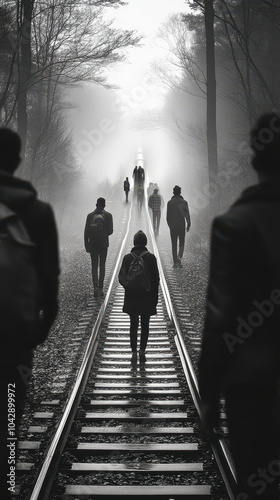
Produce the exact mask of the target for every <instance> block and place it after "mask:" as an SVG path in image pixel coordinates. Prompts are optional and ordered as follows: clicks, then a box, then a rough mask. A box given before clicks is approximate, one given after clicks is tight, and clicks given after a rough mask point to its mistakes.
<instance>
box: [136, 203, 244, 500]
mask: <svg viewBox="0 0 280 500" xmlns="http://www.w3.org/2000/svg"><path fill="white" fill-rule="evenodd" d="M145 210H146V216H147V219H148V227H149V231H150V236H151V241H152V246H153V251H154V254H155V256H156V258H157V263H158V268H159V275H160V284H161V289H162V293H163V297H164V301H165V305H166V308H167V312H168V316H169V319H170V321H171V322H172V323H173V325H174V328H175V330H176V335H175V337H174V340H175V343H176V346H177V349H178V353H179V356H180V360H181V363H182V367H183V370H184V373H185V377H186V380H187V383H188V386H189V389H190V392H191V395H192V398H193V401H194V404H195V407H196V409H197V411H198V415H199V418H200V419H201V396H200V393H199V386H198V380H197V377H196V374H195V371H194V368H193V365H192V361H191V358H190V356H189V353H188V351H187V347H186V344H185V341H184V337H183V334H182V332H181V329H180V325H179V323H178V320H177V317H176V314H175V311H174V307H173V304H172V300H171V297H170V293H169V290H168V286H167V282H166V279H165V275H164V271H163V267H162V264H161V259H160V255H159V251H158V247H157V243H156V239H155V236H154V231H153V227H152V222H151V217H150V214H149V211H148V206H147V203H145ZM211 447H212V451H213V453H214V456H215V459H216V462H217V465H218V467H219V470H220V472H221V475H222V477H223V480H224V483H225V486H226V489H227V492H228V495H229V497H230V500H235V497H236V487H237V479H236V473H235V467H234V463H233V460H232V457H231V454H230V452H229V450H228V447H227V444H226V442H225V440H224V438H223V437H222V436H221V435H220V433H219V432H218V431H217V430H216V429H213V438H212V439H211Z"/></svg>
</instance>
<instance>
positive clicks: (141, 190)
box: [137, 186, 144, 214]
mask: <svg viewBox="0 0 280 500" xmlns="http://www.w3.org/2000/svg"><path fill="white" fill-rule="evenodd" d="M143 200H144V188H143V187H142V186H139V188H138V189H137V206H138V212H139V214H140V213H141V211H142V206H143Z"/></svg>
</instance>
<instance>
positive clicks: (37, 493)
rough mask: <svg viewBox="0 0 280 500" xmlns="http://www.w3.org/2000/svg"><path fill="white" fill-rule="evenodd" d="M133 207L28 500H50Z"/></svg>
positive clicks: (95, 346) (92, 354)
mask: <svg viewBox="0 0 280 500" xmlns="http://www.w3.org/2000/svg"><path fill="white" fill-rule="evenodd" d="M132 206H133V204H132V203H131V207H130V213H129V219H128V224H127V230H126V233H125V236H124V239H123V241H122V244H121V247H120V251H119V255H118V258H117V261H116V264H115V269H114V272H113V274H112V278H111V280H110V284H109V287H108V290H107V293H106V295H105V297H104V301H103V303H102V306H101V308H100V310H99V313H98V316H97V318H96V322H95V324H94V326H93V329H92V332H91V335H90V338H89V341H88V344H87V347H86V351H85V354H84V357H83V360H82V363H81V366H80V368H79V371H78V374H77V378H76V381H75V383H74V386H73V388H72V391H71V394H70V396H69V398H68V401H67V403H66V407H65V410H64V412H63V415H62V417H61V420H60V422H59V425H58V427H57V430H56V432H55V434H54V437H53V439H52V441H51V443H50V446H49V448H48V451H47V453H46V456H45V460H44V462H43V465H42V467H41V470H40V472H39V475H38V478H37V480H36V483H35V485H34V488H33V491H32V493H31V496H30V497H29V500H47V499H48V497H49V492H50V489H51V486H52V481H53V477H54V474H55V473H56V469H57V466H58V462H59V460H60V458H61V455H62V452H63V449H64V446H65V442H66V439H67V437H68V435H69V432H70V429H71V425H72V423H73V419H74V416H75V413H76V409H77V407H78V405H79V402H80V399H81V396H82V393H83V390H84V387H85V385H86V382H87V379H88V376H89V372H90V369H91V364H92V360H93V357H94V355H95V351H96V348H97V336H98V332H99V328H100V325H101V323H102V320H103V317H104V314H105V312H106V309H107V306H108V303H109V299H110V296H111V293H112V289H113V285H114V281H115V278H116V275H117V272H118V269H119V265H120V261H121V258H122V256H123V253H124V247H125V245H126V241H127V238H128V234H129V228H130V222H131V215H132Z"/></svg>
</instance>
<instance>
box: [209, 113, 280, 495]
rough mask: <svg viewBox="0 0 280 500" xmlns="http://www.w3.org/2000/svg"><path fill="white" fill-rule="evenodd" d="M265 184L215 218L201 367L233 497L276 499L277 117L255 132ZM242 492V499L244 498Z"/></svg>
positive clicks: (279, 311) (279, 338)
mask: <svg viewBox="0 0 280 500" xmlns="http://www.w3.org/2000/svg"><path fill="white" fill-rule="evenodd" d="M251 147H252V149H253V151H254V157H253V161H252V164H253V167H254V169H255V170H256V171H257V173H258V176H259V181H260V183H259V184H257V185H255V186H252V187H250V188H249V189H246V190H245V191H244V192H243V193H242V195H241V197H240V198H239V199H238V200H237V202H236V203H235V204H234V205H233V206H232V207H231V208H230V209H229V211H228V212H226V213H225V214H224V215H221V216H219V217H217V218H215V219H214V222H213V226H212V244H211V265H210V279H209V287H208V296H207V310H206V318H205V325H204V333H203V342H202V353H201V359H200V365H199V372H200V391H201V396H202V417H203V423H204V427H205V429H206V431H207V432H209V433H211V430H210V429H211V427H213V426H214V427H217V426H218V423H219V398H220V393H221V391H223V392H224V393H225V400H226V412H227V417H228V429H229V439H230V446H231V450H232V453H233V457H234V460H235V465H236V470H237V475H238V481H239V492H240V495H237V496H236V498H238V499H239V498H242V499H254V500H255V499H261V500H264V499H265V500H276V499H279V494H278V483H279V451H280V446H279V425H280V419H279V417H280V412H279V395H278V394H279V392H278V391H279V389H278V386H279V371H280V363H279V359H280V335H279V329H280V232H279V214H280V117H279V116H278V115H276V114H274V113H269V114H266V115H263V116H261V117H260V118H259V120H258V122H257V124H256V126H255V128H254V129H253V130H252V132H251ZM241 492H242V493H241Z"/></svg>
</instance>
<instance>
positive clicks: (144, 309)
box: [119, 246, 159, 316]
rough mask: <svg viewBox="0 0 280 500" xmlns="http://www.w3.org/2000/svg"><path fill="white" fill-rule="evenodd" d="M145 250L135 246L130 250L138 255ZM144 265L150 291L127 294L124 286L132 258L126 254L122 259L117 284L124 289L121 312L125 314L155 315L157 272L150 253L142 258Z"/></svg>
mask: <svg viewBox="0 0 280 500" xmlns="http://www.w3.org/2000/svg"><path fill="white" fill-rule="evenodd" d="M146 250H147V248H146V247H143V246H135V247H133V248H132V250H131V252H135V253H136V254H137V255H140V254H141V253H142V252H145V251H146ZM143 259H144V261H145V264H146V265H147V267H148V269H149V271H150V276H151V291H150V292H144V293H141V292H140V293H138V294H131V293H129V292H128V290H127V288H126V285H127V281H126V276H127V273H128V270H129V266H130V264H131V262H132V261H133V256H132V255H131V253H129V254H127V255H125V256H124V258H123V262H122V265H121V269H120V272H119V282H120V284H121V285H122V286H123V287H124V289H125V296H124V305H123V312H125V313H127V314H139V315H141V314H147V315H150V316H152V315H154V314H156V313H157V311H156V305H157V303H158V286H159V272H158V267H157V259H156V257H155V256H154V255H153V254H152V253H150V252H149V253H147V254H145V255H144V256H143Z"/></svg>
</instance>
